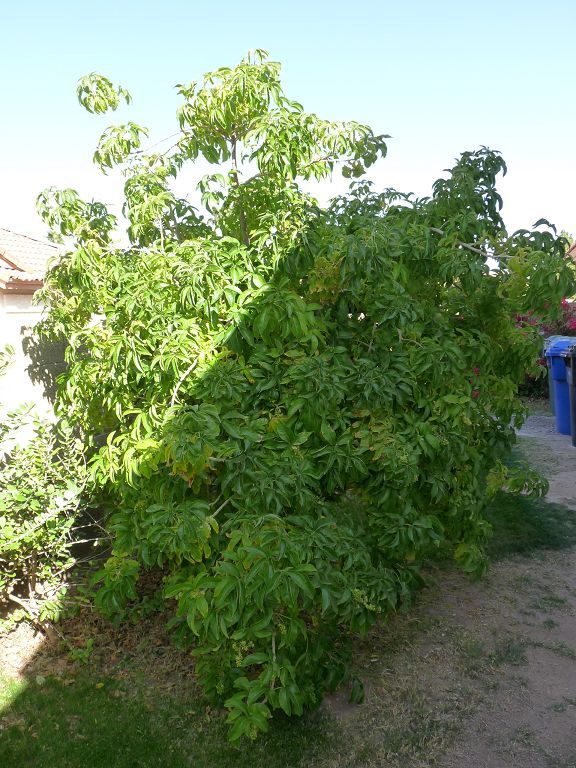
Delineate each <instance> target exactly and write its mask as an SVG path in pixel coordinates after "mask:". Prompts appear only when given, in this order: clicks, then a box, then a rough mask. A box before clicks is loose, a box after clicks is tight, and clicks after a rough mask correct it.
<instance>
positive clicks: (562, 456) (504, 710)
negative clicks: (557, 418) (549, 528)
mask: <svg viewBox="0 0 576 768" xmlns="http://www.w3.org/2000/svg"><path fill="white" fill-rule="evenodd" d="M519 451H520V453H521V454H522V455H523V457H524V458H526V459H528V460H529V461H530V462H531V463H532V465H533V466H535V467H536V468H539V469H540V471H541V472H542V474H543V475H544V476H545V477H547V478H548V480H549V482H550V491H549V494H548V496H547V500H548V501H550V502H554V503H562V504H564V505H566V506H568V507H570V508H572V509H575V510H576V448H573V447H572V446H571V442H570V438H569V437H565V436H562V435H557V434H556V432H555V429H554V420H553V417H551V416H549V415H548V414H547V413H545V412H543V413H537V414H536V415H534V416H531V417H530V418H529V419H528V421H527V423H526V425H525V427H524V428H523V430H522V431H521V433H520V435H519ZM382 632H383V634H382V637H381V638H380V641H381V642H380V643H379V642H378V640H377V639H376V638H374V637H371V638H370V645H369V648H368V649H367V653H368V652H370V653H372V654H373V661H374V662H375V663H374V669H373V673H372V675H370V673H369V671H367V672H365V675H366V676H367V678H366V679H367V683H368V684H367V697H366V704H365V705H363V706H361V707H358V708H356V710H354V708H352V707H351V706H350V705H348V704H347V703H346V699H345V697H344V696H343V694H341V695H339V696H336V697H334V698H332V699H331V700H330V701H329V702H328V705H327V706H328V708H329V710H330V711H331V712H333V713H335V714H336V716H337V717H338V718H340V720H341V723H342V726H343V727H344V728H345V730H346V734H347V737H348V743H349V744H350V747H349V748H348V749H345V750H344V751H343V752H342V753H341V755H340V756H339V757H338V758H337V759H335V761H333V762H332V763H331V764H330V765H331V768H332V766H334V768H349V767H351V766H355V767H357V768H361V767H362V768H376V766H379V767H380V766H382V768H384V766H386V768H389V767H392V766H394V767H397V768H400V767H402V768H429V767H431V766H435V767H436V768H576V550H574V549H568V550H564V551H562V552H551V551H546V550H541V551H540V552H537V553H536V554H532V555H531V556H530V557H512V558H508V559H506V560H503V561H501V562H498V563H495V564H493V565H492V567H491V568H490V571H489V573H488V575H487V576H486V578H484V579H483V580H482V581H480V582H476V583H470V582H468V581H467V580H466V579H465V577H463V576H462V575H460V574H458V573H454V574H451V575H448V576H447V575H446V573H445V572H440V573H439V574H438V585H437V586H436V587H435V588H431V589H428V590H426V592H425V593H424V594H423V595H422V597H421V600H420V603H419V605H418V607H417V608H416V610H415V611H414V612H412V613H411V614H410V616H407V617H403V618H402V617H398V620H397V621H393V622H392V623H391V624H390V625H388V626H387V627H386V628H385V629H384V630H382ZM395 641H397V642H396V645H397V649H396V650H393V651H392V652H386V653H385V654H384V656H382V655H379V653H378V647H380V648H390V646H392V647H393V646H394V644H395ZM359 740H362V742H363V745H364V746H363V747H360V745H359Z"/></svg>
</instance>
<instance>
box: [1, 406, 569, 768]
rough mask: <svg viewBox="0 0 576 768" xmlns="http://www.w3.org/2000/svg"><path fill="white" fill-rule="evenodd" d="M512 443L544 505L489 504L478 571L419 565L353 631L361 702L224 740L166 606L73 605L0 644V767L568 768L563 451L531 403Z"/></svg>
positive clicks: (342, 702) (332, 703)
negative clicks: (487, 558)
mask: <svg viewBox="0 0 576 768" xmlns="http://www.w3.org/2000/svg"><path fill="white" fill-rule="evenodd" d="M519 452H520V453H522V454H523V455H524V456H526V457H528V458H529V459H530V460H531V461H532V462H533V464H535V465H536V466H538V467H540V469H541V470H542V472H543V473H544V474H545V475H546V477H547V478H548V479H549V480H550V493H549V495H548V497H547V500H546V502H533V501H529V500H525V499H521V500H518V499H508V498H505V497H501V498H499V499H498V502H497V504H495V505H494V508H493V510H492V513H491V515H492V521H493V523H494V525H495V528H496V531H497V533H496V536H495V537H494V540H493V543H492V545H491V547H492V556H493V558H494V563H493V565H492V567H491V569H490V571H489V573H488V575H487V576H486V577H485V578H484V579H483V580H482V581H480V582H476V583H470V582H469V581H467V579H466V578H465V577H464V576H462V575H461V574H459V573H456V572H454V571H452V570H447V569H446V568H445V567H442V568H440V567H435V568H431V569H430V571H429V573H428V579H429V587H428V588H427V589H426V590H425V591H424V592H423V593H422V594H421V595H420V596H419V598H418V601H417V605H416V606H415V607H413V608H412V609H410V610H409V611H408V612H406V613H404V614H399V615H397V616H395V617H394V618H393V620H392V621H390V622H388V623H387V624H386V625H385V626H384V627H379V628H377V629H375V630H374V631H373V632H372V633H371V634H370V636H369V637H368V638H366V639H364V640H362V641H358V643H357V645H356V654H355V657H356V661H355V664H356V671H357V673H358V675H359V676H360V678H361V679H362V680H363V681H364V684H365V690H366V695H365V700H364V702H363V703H362V704H359V705H355V704H350V703H349V701H348V694H347V692H346V691H342V692H340V693H338V694H337V695H335V696H333V697H331V698H329V699H328V700H327V701H326V702H325V703H324V704H323V705H322V707H321V708H320V709H319V710H318V711H317V712H313V713H311V714H309V715H307V716H306V717H304V718H302V719H300V720H288V719H287V718H285V717H282V718H276V719H275V721H274V722H273V723H272V725H271V729H270V732H269V733H268V734H266V735H265V736H264V737H262V738H261V739H259V740H258V741H257V742H256V744H246V745H243V746H242V747H241V748H240V749H236V748H234V747H232V746H230V745H229V744H228V743H227V741H226V730H227V728H226V725H225V722H224V715H223V714H222V713H221V711H220V710H218V709H215V708H213V707H211V706H210V705H209V704H208V703H207V702H206V701H205V700H204V698H203V697H202V695H201V693H200V692H199V691H198V688H197V686H196V683H195V680H194V674H193V665H192V663H191V660H190V659H189V657H187V656H185V655H183V654H181V653H180V652H178V651H176V650H175V649H174V648H173V647H171V645H170V643H169V639H168V637H167V635H166V632H165V630H164V622H163V619H162V617H158V616H157V615H153V616H149V617H143V618H142V621H141V622H140V623H138V624H130V625H126V626H124V627H121V628H118V629H114V628H111V627H109V626H107V625H106V624H104V623H103V622H102V621H100V620H99V619H97V618H96V617H94V616H93V615H92V614H91V613H89V612H84V613H83V615H82V616H81V617H79V618H76V619H73V620H69V621H68V622H67V623H66V624H65V625H64V626H63V627H62V630H63V632H64V634H65V637H66V643H67V645H64V644H63V643H62V642H61V641H60V640H57V641H51V642H47V641H44V640H43V639H42V638H40V637H37V636H34V634H33V633H32V631H31V630H30V629H28V628H26V627H24V626H22V627H20V628H19V629H18V631H17V632H16V633H13V634H12V635H10V636H5V637H0V670H1V679H0V765H2V766H3V768H21V766H26V767H27V768H28V767H30V768H48V766H50V768H52V767H54V766H55V767H56V768H84V767H85V766H86V767H87V766H90V768H103V767H104V766H106V768H109V766H114V768H128V766H130V767H131V768H136V767H138V768H164V767H165V768H181V767H182V768H183V767H184V766H194V768H216V767H218V768H228V766H230V768H243V767H244V766H250V768H259V766H262V767H263V768H264V766H265V767H266V768H296V767H297V766H300V767H301V768H304V766H306V768H352V767H354V768H376V766H387V767H392V768H394V767H397V768H400V766H402V768H425V767H427V766H437V767H438V768H467V767H468V766H470V768H576V728H575V726H574V723H575V722H576V471H575V470H576V448H572V447H571V445H570V439H569V438H566V437H562V436H558V435H556V434H555V433H554V429H553V423H552V421H551V418H550V417H549V416H548V415H546V413H545V412H544V411H542V410H540V411H538V412H536V413H535V414H533V416H532V417H531V418H530V419H529V420H528V422H527V424H526V427H525V428H524V430H523V431H522V433H521V437H520V440H519ZM91 639H92V640H93V642H91Z"/></svg>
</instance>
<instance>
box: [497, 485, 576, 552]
mask: <svg viewBox="0 0 576 768" xmlns="http://www.w3.org/2000/svg"><path fill="white" fill-rule="evenodd" d="M486 516H487V518H488V521H489V522H490V523H491V525H492V527H493V529H494V535H493V537H492V538H491V540H490V542H489V543H488V546H487V551H488V554H489V556H490V557H491V558H492V559H494V560H499V559H502V558H504V557H508V556H510V555H528V554H530V553H533V552H535V551H537V550H542V549H552V550H562V549H569V548H570V547H574V546H576V512H575V511H574V510H571V509H569V508H568V507H565V506H563V505H561V504H549V503H547V502H545V501H542V500H541V499H528V498H526V497H524V496H511V495H508V494H505V493H500V494H498V496H497V497H496V499H495V500H494V502H493V503H492V505H491V506H490V507H489V509H488V511H487V515H486Z"/></svg>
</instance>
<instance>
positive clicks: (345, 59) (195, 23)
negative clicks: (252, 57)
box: [0, 0, 576, 235]
mask: <svg viewBox="0 0 576 768" xmlns="http://www.w3.org/2000/svg"><path fill="white" fill-rule="evenodd" d="M1 18H2V30H3V35H2V38H3V39H2V47H1V49H0V73H1V74H0V99H1V100H0V104H1V112H0V226H5V227H9V228H12V229H15V230H16V231H24V232H28V233H30V234H36V235H39V234H41V233H42V232H43V227H42V225H41V223H40V222H39V221H38V220H37V218H36V214H35V211H34V199H35V197H36V195H37V193H38V192H39V191H40V190H41V189H42V188H43V187H44V186H47V185H49V184H54V185H56V186H61V187H62V186H72V187H74V188H76V189H78V190H79V191H80V192H81V194H83V195H84V196H87V197H92V196H95V197H99V198H101V199H106V198H109V199H110V200H112V201H114V200H116V199H117V194H118V193H117V191H114V190H113V189H112V188H111V187H107V183H108V182H106V179H103V178H100V177H99V174H98V173H97V172H96V171H95V170H94V169H93V168H92V165H91V161H90V158H91V154H92V152H93V149H94V147H95V144H96V141H97V139H98V136H99V135H100V133H101V132H102V130H103V129H104V128H105V127H106V125H108V124H109V122H123V121H125V120H126V119H133V120H134V121H136V122H138V123H141V124H144V125H147V126H149V127H150V129H151V137H153V138H162V137H163V136H165V135H167V134H169V133H172V132H173V131H174V130H175V126H176V124H175V120H174V117H173V116H174V112H175V109H176V106H177V104H178V98H177V96H176V93H175V91H174V85H175V84H176V83H179V82H189V81H191V80H194V79H199V78H200V77H201V75H202V74H203V73H204V72H205V71H207V70H210V69H214V68H217V67H219V66H222V65H233V64H235V63H236V62H237V61H238V60H239V59H240V58H241V57H242V56H243V55H244V54H245V52H246V51H247V50H248V49H249V48H257V47H261V48H265V49H267V50H268V51H269V52H270V54H271V57H272V58H274V59H276V60H279V61H281V62H282V64H283V81H284V86H285V90H286V92H287V94H288V95H289V96H290V97H292V98H295V99H297V100H298V101H301V102H302V103H303V104H304V106H305V107H306V109H308V110H310V111H315V112H317V113H318V114H320V115H322V116H324V117H332V118H341V119H355V120H359V121H362V122H367V123H369V124H370V125H371V126H372V127H373V128H374V129H375V130H376V131H377V132H382V133H389V134H391V135H392V136H393V137H394V138H393V139H392V140H391V141H390V143H389V156H388V158H387V159H386V160H384V161H382V162H381V163H380V164H379V166H378V168H377V170H376V171H375V172H374V174H373V176H374V178H375V179H376V181H377V182H378V183H380V184H382V185H383V186H384V185H385V186H395V187H397V188H399V189H402V190H404V191H414V192H416V193H417V194H427V193H428V192H429V191H430V186H431V183H432V182H433V180H434V179H435V178H436V177H437V176H438V175H439V174H440V173H441V172H442V169H443V168H446V167H447V166H448V165H450V164H452V160H453V159H454V158H455V157H456V156H457V155H458V154H459V153H460V152H461V151H463V150H466V149H473V148H475V147H477V146H479V145H481V144H486V145H488V146H490V147H492V148H494V149H499V150H501V151H502V152H503V154H504V157H505V159H506V160H507V162H508V167H509V174H508V176H507V177H506V179H504V181H503V183H502V185H501V191H502V194H503V197H504V203H505V207H504V215H505V219H506V221H507V223H508V226H509V227H510V228H513V229H514V228H517V227H520V226H523V225H530V224H532V223H533V222H534V221H535V220H536V219H538V218H540V217H541V216H545V217H547V218H550V219H551V220H553V221H554V222H555V223H556V224H557V225H558V226H559V228H563V229H568V230H570V231H573V232H575V231H576V210H575V206H574V190H575V188H576V149H575V137H576V99H575V93H574V91H575V83H576V77H575V75H576V51H575V50H574V48H575V40H576V38H575V34H576V2H574V0H549V1H548V2H546V3H544V2H541V0H540V2H536V1H535V0H507V1H506V0H500V2H495V0H485V1H484V2H465V0H460V1H459V2H456V1H454V0H437V2H434V3H432V2H429V1H426V0H413V1H412V2H410V3H401V2H399V0H394V2H389V1H388V0H380V2H377V1H373V2H370V1H369V0H356V1H355V2H352V1H350V0H348V1H347V2H341V0H331V1H325V0H320V1H318V0H316V2H314V1H313V0H308V1H307V2H303V1H302V0H293V1H292V2H283V3H278V2H273V0H268V2H263V1H261V0H245V2H240V1H239V0H238V1H237V2H231V1H230V0H220V2H212V3H211V2H209V0H205V1H204V2H196V1H195V0H188V1H187V2H184V1H183V0H180V1H178V0H163V2H151V1H150V0H138V1H137V2H136V1H134V0H125V2H124V3H117V2H111V1H110V0H100V1H99V2H97V3H86V2H78V0H76V2H64V1H63V0H53V2H46V0H33V1H31V0H28V1H26V0H21V2H20V3H16V2H13V3H8V2H5V3H3V8H2V16H1ZM90 71H97V72H100V73H102V74H105V75H107V76H108V77H110V78H111V79H112V80H114V81H115V82H117V83H121V84H122V85H124V86H125V87H126V88H128V89H129V90H130V91H131V93H132V95H133V98H134V103H133V105H132V106H131V107H130V109H129V110H122V111H119V112H118V113H116V114H112V117H110V115H105V116H103V117H98V118H95V117H94V116H90V115H88V114H87V113H85V112H84V111H83V110H82V109H81V108H80V107H79V105H78V104H77V102H76V97H75V84H76V81H77V79H78V78H79V77H80V76H81V75H83V74H85V73H87V72H90ZM334 189H335V190H340V189H342V184H341V182H338V183H335V185H334Z"/></svg>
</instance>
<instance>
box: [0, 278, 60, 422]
mask: <svg viewBox="0 0 576 768" xmlns="http://www.w3.org/2000/svg"><path fill="white" fill-rule="evenodd" d="M41 317H42V307H41V306H37V305H34V304H33V303H32V294H19V293H7V292H4V291H0V347H4V346H5V345H6V344H10V345H11V346H12V347H14V351H15V359H14V362H13V364H12V365H11V366H10V367H9V368H8V370H7V371H6V373H5V375H4V376H3V377H2V378H0V407H2V408H3V409H11V408H14V407H16V406H18V405H20V404H21V403H25V402H33V403H34V404H35V405H36V406H37V407H38V409H39V410H40V411H41V412H43V413H49V412H50V410H51V408H50V403H49V401H48V400H47V398H46V397H45V383H44V382H42V381H41V379H42V376H39V375H34V374H32V378H34V379H36V381H33V380H32V378H31V372H30V371H29V370H27V369H28V368H29V367H30V365H31V363H32V360H31V358H30V356H29V355H27V354H26V353H25V351H24V347H25V346H26V341H25V339H26V331H27V330H29V329H31V328H32V327H33V326H34V325H35V324H36V323H37V322H38V320H40V318H41ZM52 364H53V366H57V365H60V366H61V358H60V360H59V361H58V362H56V360H54V361H53V362H52ZM35 367H36V368H38V366H37V365H36V366H35Z"/></svg>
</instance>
